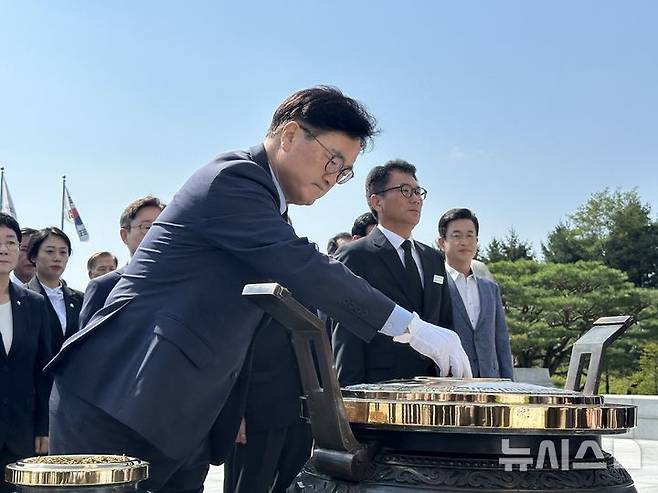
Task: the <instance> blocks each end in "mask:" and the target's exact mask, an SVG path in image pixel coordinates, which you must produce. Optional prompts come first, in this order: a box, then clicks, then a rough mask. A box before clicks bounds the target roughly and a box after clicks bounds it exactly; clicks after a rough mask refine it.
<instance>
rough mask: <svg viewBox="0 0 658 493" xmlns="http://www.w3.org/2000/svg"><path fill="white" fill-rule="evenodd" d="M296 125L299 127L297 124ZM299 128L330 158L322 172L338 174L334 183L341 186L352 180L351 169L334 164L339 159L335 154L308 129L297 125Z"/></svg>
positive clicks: (340, 163) (352, 172) (341, 164)
mask: <svg viewBox="0 0 658 493" xmlns="http://www.w3.org/2000/svg"><path fill="white" fill-rule="evenodd" d="M297 125H299V123H298V124H297ZM299 128H301V129H302V130H303V131H304V132H306V133H307V134H309V135H310V136H311V137H313V140H315V141H316V142H317V143H318V144H320V147H322V148H323V149H324V150H325V151H327V152H328V153H329V155H330V156H331V157H330V158H329V160H328V161H327V164H325V165H324V170H325V171H326V172H327V173H338V174H337V175H336V183H338V184H339V185H342V184H343V183H345V182H348V181H350V180H351V179H352V178H354V170H353V169H352V168H346V167H345V163H342V162H336V159H337V158H338V159H340V158H339V157H338V156H336V154H334V153H333V152H331V151H330V150H329V148H328V147H327V146H326V145H324V144H323V143H322V142H320V141H319V140H318V138H317V137H316V136H315V134H314V133H313V132H311V131H310V130H309V129H308V128H306V127H305V126H303V125H299Z"/></svg>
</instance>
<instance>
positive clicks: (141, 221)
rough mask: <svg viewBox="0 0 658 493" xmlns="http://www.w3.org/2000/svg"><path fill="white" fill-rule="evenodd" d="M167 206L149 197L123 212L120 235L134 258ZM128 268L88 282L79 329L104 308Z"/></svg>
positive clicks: (119, 269)
mask: <svg viewBox="0 0 658 493" xmlns="http://www.w3.org/2000/svg"><path fill="white" fill-rule="evenodd" d="M164 207H165V205H164V204H163V203H162V202H161V201H160V199H159V198H157V197H154V196H152V195H147V196H146V197H140V198H138V199H137V200H133V201H132V202H131V203H130V204H128V207H126V208H125V209H124V211H123V213H122V214H121V217H120V218H119V226H120V229H119V235H120V236H121V241H123V242H124V243H125V245H126V246H127V247H128V251H129V252H130V256H131V257H132V256H133V255H134V254H135V251H136V250H137V248H138V247H139V244H140V243H141V242H142V240H143V239H144V236H146V232H147V231H148V230H149V229H150V228H151V225H152V224H153V222H154V221H155V220H156V219H157V217H158V216H159V215H160V213H161V212H162V209H164ZM125 268H126V267H125V266H124V267H119V268H118V269H115V270H113V271H111V272H108V273H107V274H103V275H102V276H99V277H96V278H94V279H92V280H91V281H89V284H87V289H86V290H85V297H84V303H83V304H82V310H81V311H80V328H83V327H84V326H85V325H87V322H89V319H90V318H91V317H92V315H93V314H94V313H96V312H97V311H98V310H100V309H101V308H103V305H104V304H105V300H107V296H108V295H109V294H110V291H112V289H113V288H114V286H116V284H117V283H118V282H119V279H121V274H122V273H123V271H124V270H125Z"/></svg>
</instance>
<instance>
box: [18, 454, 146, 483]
mask: <svg viewBox="0 0 658 493" xmlns="http://www.w3.org/2000/svg"><path fill="white" fill-rule="evenodd" d="M148 466H149V463H148V462H146V461H143V460H140V459H137V458H135V457H128V456H125V455H102V454H97V455H90V454H83V455H49V456H43V457H28V458H27V459H22V460H20V461H17V462H15V463H13V464H9V465H7V467H6V469H5V480H6V481H7V482H8V483H13V484H15V485H21V486H62V487H65V486H102V485H112V484H122V483H133V482H137V481H141V480H143V479H146V478H147V477H148Z"/></svg>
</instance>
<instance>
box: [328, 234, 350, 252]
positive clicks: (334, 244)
mask: <svg viewBox="0 0 658 493" xmlns="http://www.w3.org/2000/svg"><path fill="white" fill-rule="evenodd" d="M351 239H352V235H351V234H349V233H348V232H344V233H338V234H337V235H334V236H332V237H331V239H330V240H329V242H328V243H327V255H333V254H334V253H336V250H338V240H347V241H350V240H351Z"/></svg>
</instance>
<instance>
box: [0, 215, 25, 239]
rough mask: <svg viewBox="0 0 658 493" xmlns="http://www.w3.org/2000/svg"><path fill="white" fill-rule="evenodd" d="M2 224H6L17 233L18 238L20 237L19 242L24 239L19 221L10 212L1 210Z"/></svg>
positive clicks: (0, 224) (0, 221)
mask: <svg viewBox="0 0 658 493" xmlns="http://www.w3.org/2000/svg"><path fill="white" fill-rule="evenodd" d="M0 226H5V227H6V228H9V229H11V230H12V231H13V232H14V233H16V238H17V239H18V243H20V242H21V240H22V239H23V234H22V233H21V227H20V226H19V225H18V221H16V219H14V218H13V217H12V216H10V215H9V214H5V213H4V212H0Z"/></svg>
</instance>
